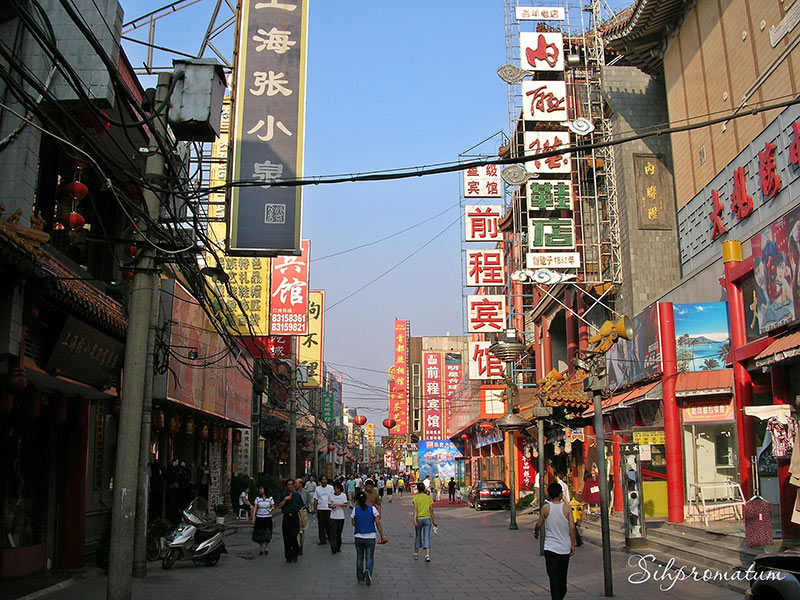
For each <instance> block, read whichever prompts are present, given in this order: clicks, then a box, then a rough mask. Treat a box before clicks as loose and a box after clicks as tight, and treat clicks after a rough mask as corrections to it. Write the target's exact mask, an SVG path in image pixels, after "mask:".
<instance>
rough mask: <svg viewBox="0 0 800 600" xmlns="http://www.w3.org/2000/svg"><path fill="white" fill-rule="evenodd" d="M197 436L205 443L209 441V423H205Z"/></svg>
mask: <svg viewBox="0 0 800 600" xmlns="http://www.w3.org/2000/svg"><path fill="white" fill-rule="evenodd" d="M197 435H198V436H199V437H200V439H201V440H203V441H204V442H205V441H206V440H207V439H208V423H203V424H201V425H200V427H199V428H198V430H197Z"/></svg>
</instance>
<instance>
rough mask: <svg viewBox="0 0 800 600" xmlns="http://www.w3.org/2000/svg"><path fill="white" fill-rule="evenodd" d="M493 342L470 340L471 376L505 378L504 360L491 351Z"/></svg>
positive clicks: (472, 377) (474, 377)
mask: <svg viewBox="0 0 800 600" xmlns="http://www.w3.org/2000/svg"><path fill="white" fill-rule="evenodd" d="M491 345H492V343H491V342H469V346H468V347H469V378H470V379H503V368H504V367H503V361H501V360H500V359H499V358H498V357H496V356H495V355H494V354H492V353H491V352H490V351H489V346H491Z"/></svg>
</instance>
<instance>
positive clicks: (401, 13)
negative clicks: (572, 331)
mask: <svg viewBox="0 0 800 600" xmlns="http://www.w3.org/2000/svg"><path fill="white" fill-rule="evenodd" d="M165 4H167V2H166V0H122V5H123V8H124V9H125V11H126V14H125V21H126V22H127V21H128V20H130V19H133V18H135V17H138V16H140V15H142V14H144V13H146V12H149V11H151V10H154V9H156V8H160V7H161V6H163V5H165ZM310 4H311V6H310V11H309V15H310V19H309V34H308V84H307V96H306V98H307V108H306V115H307V121H306V141H305V174H306V176H309V175H322V174H332V173H353V172H362V171H370V170H380V169H389V168H398V167H408V166H416V165H424V164H431V163H438V162H443V161H452V160H456V159H457V158H458V155H459V153H461V152H463V151H464V150H466V149H468V148H470V147H471V146H473V145H474V144H476V143H477V142H479V141H481V140H483V139H485V138H487V137H489V136H491V135H493V134H495V133H497V132H498V131H500V130H507V129H508V112H507V111H508V109H507V98H506V84H505V83H503V82H502V81H501V80H500V79H499V78H498V77H497V74H496V69H497V67H499V66H500V65H502V64H503V63H505V62H506V59H505V38H504V21H503V1H502V0H437V1H435V2H430V1H423V0H416V1H407V2H387V1H375V0H346V1H345V0H339V1H336V2H333V1H330V0H311V3H310ZM526 4H528V3H526ZM541 4H552V2H542V3H541ZM620 4H625V3H623V2H612V5H620ZM212 5H213V1H212V0H204V1H203V2H200V3H199V4H198V5H195V6H193V7H190V8H189V9H186V10H184V11H181V12H180V13H177V14H174V15H171V16H170V17H168V18H166V19H164V20H162V21H161V22H160V23H159V25H158V29H157V36H156V43H157V44H160V45H163V46H168V47H172V48H176V49H179V50H185V51H188V52H192V53H194V52H196V51H197V48H198V47H199V44H200V41H201V39H202V34H203V32H204V31H205V27H206V25H207V22H208V18H209V14H210V10H211V7H212ZM145 36H146V33H145V32H140V33H137V34H135V37H137V38H138V39H145ZM217 42H218V45H219V46H220V47H221V48H224V49H225V50H226V52H227V49H228V48H229V47H230V44H231V41H230V37H225V36H222V37H221V38H220V39H218V40H217ZM125 47H126V50H127V51H128V53H129V57H130V59H131V62H132V64H134V66H138V65H141V63H142V61H143V59H144V50H143V49H142V48H141V47H140V46H136V45H134V44H131V43H126V46H125ZM162 56H163V55H162ZM161 62H162V64H169V62H168V61H167V60H162V61H161ZM486 150H487V151H496V147H490V146H487V147H486ZM459 177H460V175H457V174H450V175H441V176H432V177H423V178H414V179H409V180H403V181H394V182H381V183H356V184H339V185H333V186H325V185H323V186H315V187H310V188H306V191H305V196H304V199H305V204H304V209H303V210H304V215H303V216H304V219H303V236H304V237H305V238H309V239H311V241H312V249H311V255H312V264H311V283H312V287H313V288H315V289H325V290H326V292H327V303H328V306H331V305H332V304H334V303H335V302H337V301H338V300H340V299H342V298H344V297H345V296H347V295H348V294H350V293H351V292H353V291H354V290H356V289H357V288H359V287H361V286H362V285H363V284H364V283H366V282H367V281H369V280H371V279H373V278H374V277H375V276H377V275H379V274H380V273H382V272H383V271H385V270H386V269H387V268H388V267H390V266H391V265H393V264H395V263H396V262H398V261H400V260H401V259H403V258H404V257H406V256H407V255H408V254H410V253H411V252H413V251H414V250H416V249H418V248H419V247H420V246H422V245H423V244H425V243H426V242H428V241H429V240H430V239H431V238H432V237H434V236H436V235H437V234H439V233H440V232H442V230H444V229H445V228H446V227H447V226H448V225H449V224H450V223H451V222H453V221H454V220H455V219H457V218H458V216H459V213H458V209H457V208H451V209H450V210H447V211H446V212H444V214H442V215H441V216H439V217H437V218H435V219H432V220H431V221H430V222H428V223H426V224H424V225H422V226H420V227H418V228H416V229H413V230H412V231H409V232H407V233H405V234H403V235H400V236H398V237H395V238H393V239H391V240H389V241H387V242H383V243H381V244H377V245H373V246H370V247H369V248H365V249H363V250H359V251H356V252H351V253H347V254H344V255H341V256H338V257H335V258H330V259H328V260H322V261H319V260H317V261H315V260H314V259H315V258H319V257H323V256H325V255H328V254H332V253H334V252H339V251H341V250H345V249H348V248H351V247H353V246H356V245H359V244H362V243H365V242H369V241H372V240H376V239H379V238H382V237H384V236H387V235H390V234H392V233H395V232H397V231H399V230H402V229H405V228H406V227H409V226H410V225H413V224H415V223H417V222H419V221H422V220H424V219H426V218H429V217H432V216H433V215H436V214H437V213H441V212H442V211H445V209H447V208H448V207H452V206H454V205H456V204H457V203H458V200H459ZM461 235H462V234H461V229H460V227H459V225H458V224H456V225H455V226H453V227H451V228H450V229H448V230H447V231H445V233H443V234H442V235H441V236H440V237H439V238H438V239H436V240H435V241H433V242H432V243H431V244H430V245H429V246H427V247H426V248H425V249H424V250H422V251H421V252H419V254H417V255H416V256H414V257H413V258H412V259H410V260H409V261H407V262H406V263H404V264H403V265H401V266H400V267H399V268H397V269H396V270H395V271H393V272H392V273H391V274H389V275H388V276H386V277H384V278H383V279H381V280H380V281H378V282H376V283H375V284H373V285H371V286H370V287H368V288H367V289H365V290H364V291H362V292H360V293H359V294H357V295H355V296H353V297H352V298H350V299H349V300H346V301H344V302H342V303H341V304H339V305H338V306H336V307H333V308H332V309H331V310H330V311H329V312H327V314H326V324H325V335H326V342H325V361H326V362H328V363H329V364H330V366H331V367H338V366H339V365H353V366H357V367H363V368H366V369H372V370H373V371H369V370H358V369H354V368H352V367H341V368H340V370H342V371H344V372H345V373H346V375H345V381H344V386H343V391H344V397H345V402H346V404H348V405H349V406H359V407H371V408H380V409H383V410H385V408H386V401H385V399H379V398H380V397H381V396H382V395H381V394H379V393H376V392H375V391H364V390H356V389H354V386H353V385H352V382H351V381H349V380H348V375H349V376H352V377H354V378H356V379H358V380H361V381H365V382H368V383H369V384H370V385H372V386H376V387H377V388H379V389H381V390H384V389H385V387H386V375H385V373H386V369H387V368H388V366H389V365H390V364H391V362H392V361H393V356H392V343H391V342H392V333H393V324H394V323H393V322H394V319H395V318H400V319H408V320H410V321H411V333H412V335H444V334H445V333H446V332H450V333H451V334H453V335H459V334H461V328H462V317H461V315H462V303H463V298H462V289H461V259H460V251H461V241H460V240H461ZM365 414H366V415H367V417H368V418H369V420H370V421H372V422H376V423H380V420H381V419H383V418H384V417H385V414H381V413H379V412H373V411H368V412H365ZM379 429H380V426H379Z"/></svg>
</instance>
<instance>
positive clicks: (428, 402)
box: [422, 352, 444, 440]
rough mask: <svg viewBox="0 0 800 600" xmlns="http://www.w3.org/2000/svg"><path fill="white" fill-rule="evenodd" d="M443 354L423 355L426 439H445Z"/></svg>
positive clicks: (423, 399)
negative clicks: (443, 420) (443, 419)
mask: <svg viewBox="0 0 800 600" xmlns="http://www.w3.org/2000/svg"><path fill="white" fill-rule="evenodd" d="M442 373H443V370H442V353H441V352H423V353H422V402H423V411H422V420H423V431H424V437H425V438H426V439H429V440H441V439H443V437H442V436H443V433H444V431H443V429H442V426H443V423H442V404H443V402H442V399H443V397H444V395H443V394H442V391H443V389H442Z"/></svg>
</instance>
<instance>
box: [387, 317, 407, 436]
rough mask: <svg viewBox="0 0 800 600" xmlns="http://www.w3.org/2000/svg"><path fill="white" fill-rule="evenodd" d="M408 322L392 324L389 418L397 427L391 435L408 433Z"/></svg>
mask: <svg viewBox="0 0 800 600" xmlns="http://www.w3.org/2000/svg"><path fill="white" fill-rule="evenodd" d="M409 329H410V327H409V324H408V321H395V322H394V338H393V341H394V366H393V367H392V373H393V378H392V381H390V383H389V416H390V417H391V418H392V419H394V420H395V422H396V423H397V425H395V426H394V428H393V429H392V433H393V434H401V435H405V434H406V433H408V336H409V333H410V332H409Z"/></svg>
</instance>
